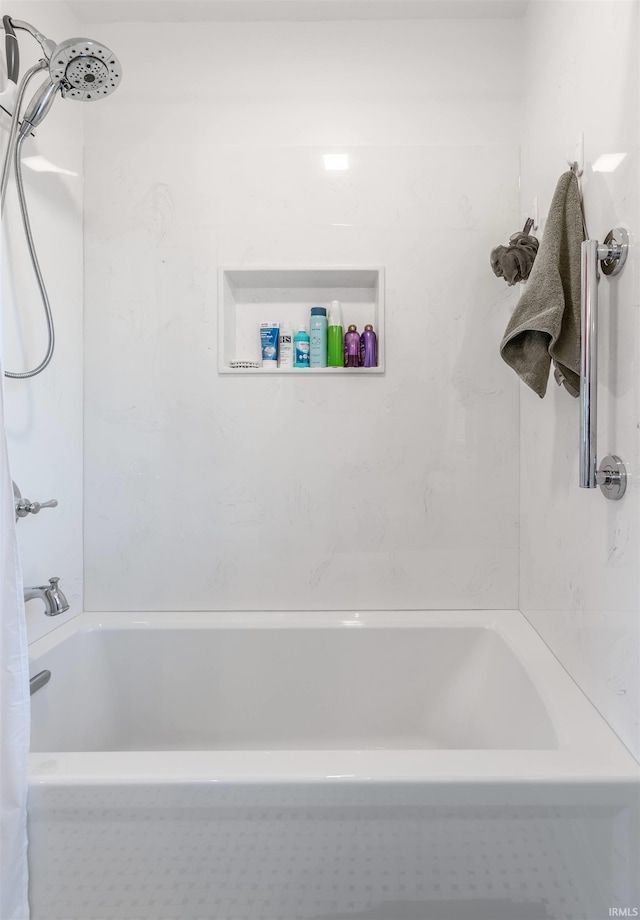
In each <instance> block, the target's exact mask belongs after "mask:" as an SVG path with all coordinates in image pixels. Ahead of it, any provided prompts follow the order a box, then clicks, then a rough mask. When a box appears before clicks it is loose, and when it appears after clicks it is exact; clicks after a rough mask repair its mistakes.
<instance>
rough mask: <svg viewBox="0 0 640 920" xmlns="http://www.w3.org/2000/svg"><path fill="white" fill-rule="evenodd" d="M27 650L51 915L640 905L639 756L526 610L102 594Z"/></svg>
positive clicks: (397, 918) (278, 914)
mask: <svg viewBox="0 0 640 920" xmlns="http://www.w3.org/2000/svg"><path fill="white" fill-rule="evenodd" d="M31 652H32V662H31V665H32V673H33V674H34V675H35V674H39V673H41V672H43V671H49V672H50V673H51V679H50V680H49V682H48V683H47V684H46V686H44V687H43V688H42V689H40V690H38V691H37V692H36V693H35V694H34V695H33V698H32V704H33V711H32V753H31V755H30V759H31V767H30V773H31V790H30V841H31V861H32V880H31V904H32V916H33V918H34V920H39V918H41V920H63V918H64V920H74V918H77V920H87V918H88V917H91V918H111V920H113V918H116V917H117V918H118V920H142V918H147V920H160V918H163V917H167V918H178V917H179V918H182V920H202V918H205V917H206V918H208V920H230V918H234V920H241V918H247V920H249V918H256V917H259V918H269V920H275V918H281V920H292V918H301V920H302V918H316V920H317V918H346V917H361V918H369V920H371V918H377V920H446V918H452V920H532V918H536V920H538V918H540V920H542V918H548V917H569V916H571V917H584V918H589V920H591V918H593V917H594V916H600V915H601V916H607V909H608V908H609V907H610V906H615V905H618V904H624V903H629V900H630V899H631V903H632V902H633V896H634V886H635V884H636V882H635V865H636V863H637V857H638V841H637V836H636V835H637V820H638V815H637V786H636V783H637V775H638V774H637V764H636V763H635V761H634V759H633V758H632V757H631V755H630V754H629V753H628V752H627V750H626V748H625V747H624V746H623V745H622V743H621V742H620V741H619V740H618V739H617V737H616V736H615V734H614V733H613V732H612V731H611V729H610V728H609V727H608V725H607V724H606V723H605V722H604V720H603V719H602V718H601V717H600V716H599V715H598V713H597V712H596V711H595V709H594V708H593V707H592V705H591V704H590V703H589V702H588V700H587V699H586V698H585V697H584V696H583V694H582V693H581V691H580V690H579V689H578V688H577V686H576V685H575V684H574V683H573V681H572V680H571V679H570V678H569V676H568V675H567V673H566V672H565V671H564V669H563V668H562V667H561V666H560V664H559V663H558V662H557V661H556V660H555V658H554V657H553V656H552V654H551V653H550V652H549V650H548V649H547V647H546V646H545V645H544V643H543V642H542V641H541V639H540V638H539V637H538V636H537V634H536V633H535V631H534V630H533V629H532V627H531V626H530V625H529V624H528V623H527V621H526V620H525V618H524V617H523V616H522V614H521V613H520V612H518V611H515V610H514V611H498V612H480V611H464V612H455V611H446V612H442V613H438V612H414V613H407V612H402V611H390V612H388V613H366V614H354V613H345V614H336V613H330V614H329V613H326V614H318V613H308V612H305V613H299V614H298V613H282V614H274V613H259V614H258V613H256V614H241V613H232V614H222V613H198V614H193V613H175V614H168V613H153V614H148V615H147V614H145V615H141V614H135V613H131V614H118V613H113V614H108V615H97V614H82V615H80V616H79V617H76V618H75V619H74V620H72V621H70V622H68V623H66V624H64V625H63V626H61V627H60V628H59V629H56V630H55V631H54V632H53V633H50V634H49V635H48V636H46V637H45V638H43V639H40V640H38V641H36V642H35V643H33V644H32V646H31ZM612 839H615V840H616V841H620V840H621V839H622V840H625V841H626V843H627V846H626V849H625V851H624V852H623V853H621V852H616V851H612V847H611V841H612Z"/></svg>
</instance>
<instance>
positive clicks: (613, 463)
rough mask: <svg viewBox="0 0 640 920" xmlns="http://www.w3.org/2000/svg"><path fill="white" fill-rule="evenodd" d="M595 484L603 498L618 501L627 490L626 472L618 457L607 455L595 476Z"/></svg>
mask: <svg viewBox="0 0 640 920" xmlns="http://www.w3.org/2000/svg"><path fill="white" fill-rule="evenodd" d="M596 482H597V483H598V485H599V486H600V491H601V492H602V494H603V495H604V497H605V498H608V499H609V500H610V501H612V502H617V501H619V500H620V499H621V498H622V496H623V495H624V493H625V491H626V488H627V470H626V468H625V465H624V463H623V462H622V460H621V459H620V457H618V456H616V454H607V456H606V457H605V458H604V460H603V461H602V463H601V464H600V466H599V467H598V472H597V474H596Z"/></svg>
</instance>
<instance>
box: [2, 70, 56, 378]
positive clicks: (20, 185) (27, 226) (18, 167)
mask: <svg viewBox="0 0 640 920" xmlns="http://www.w3.org/2000/svg"><path fill="white" fill-rule="evenodd" d="M47 67H48V64H47V62H46V61H45V60H41V61H40V62H39V63H38V64H34V66H33V67H31V68H30V69H29V70H28V71H27V72H26V73H25V75H24V77H23V78H22V81H21V83H20V86H19V88H18V93H17V97H16V104H15V109H14V112H13V118H12V121H11V131H10V133H9V144H8V146H7V152H6V154H5V158H4V163H3V166H2V179H1V182H0V212H1V214H2V216H4V201H5V195H6V192H7V185H8V184H9V175H10V173H11V161H12V159H13V167H14V170H15V176H16V188H17V191H18V201H19V204H20V213H21V215H22V225H23V227H24V235H25V238H26V241H27V247H28V249H29V256H30V258H31V265H32V267H33V271H34V274H35V276H36V281H37V282H38V288H39V290H40V297H41V298H42V305H43V307H44V312H45V316H46V320H47V330H48V334H49V344H48V346H47V352H46V354H45V356H44V358H43V359H42V361H41V362H40V364H38V366H37V367H35V368H34V369H33V370H31V371H23V372H22V373H13V372H12V371H5V374H4V375H5V377H13V378H14V379H17V380H26V379H27V378H29V377H35V376H36V374H39V373H40V372H41V371H43V370H44V369H45V367H46V366H47V365H48V364H49V362H50V361H51V358H52V356H53V349H54V346H55V333H54V329H53V316H52V315H51V306H50V304H49V296H48V294H47V289H46V287H45V283H44V279H43V277H42V272H41V271H40V263H39V262H38V256H37V254H36V247H35V244H34V242H33V234H32V232H31V222H30V220H29V211H28V209H27V199H26V196H25V193H24V182H23V179H22V162H21V159H20V154H21V151H22V144H23V143H24V139H25V137H26V134H25V135H22V134H21V135H20V137H18V138H17V139H16V135H17V133H18V125H19V117H20V109H21V108H22V102H23V100H24V95H25V92H26V89H27V85H28V83H29V82H30V80H31V79H32V77H34V76H35V75H36V74H37V73H39V72H40V71H41V70H45V69H46V68H47Z"/></svg>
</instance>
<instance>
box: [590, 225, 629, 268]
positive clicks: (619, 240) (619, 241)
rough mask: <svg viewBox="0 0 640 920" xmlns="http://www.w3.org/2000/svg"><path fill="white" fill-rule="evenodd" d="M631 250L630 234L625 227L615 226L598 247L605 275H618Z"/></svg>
mask: <svg viewBox="0 0 640 920" xmlns="http://www.w3.org/2000/svg"><path fill="white" fill-rule="evenodd" d="M628 252H629V234H628V233H627V231H626V230H625V229H624V228H623V227H614V228H613V230H609V232H608V233H607V235H606V236H605V238H604V244H603V245H602V246H599V247H598V258H599V259H600V267H601V269H602V272H603V274H604V275H609V277H611V276H612V275H617V274H618V272H621V271H622V269H623V268H624V263H625V262H626V261H627V253H628Z"/></svg>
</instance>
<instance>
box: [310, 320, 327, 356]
mask: <svg viewBox="0 0 640 920" xmlns="http://www.w3.org/2000/svg"><path fill="white" fill-rule="evenodd" d="M309 339H310V341H309V367H326V366H327V310H326V307H311V322H310V323H309Z"/></svg>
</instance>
